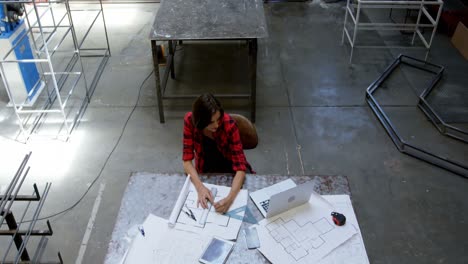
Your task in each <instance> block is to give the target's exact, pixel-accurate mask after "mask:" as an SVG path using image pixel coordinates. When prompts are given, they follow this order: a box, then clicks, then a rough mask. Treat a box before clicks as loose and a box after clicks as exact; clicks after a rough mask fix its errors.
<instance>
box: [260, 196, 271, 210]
mask: <svg viewBox="0 0 468 264" xmlns="http://www.w3.org/2000/svg"><path fill="white" fill-rule="evenodd" d="M260 205H261V206H262V207H263V209H265V212H268V206H269V205H270V199H268V200H265V201H261V202H260Z"/></svg>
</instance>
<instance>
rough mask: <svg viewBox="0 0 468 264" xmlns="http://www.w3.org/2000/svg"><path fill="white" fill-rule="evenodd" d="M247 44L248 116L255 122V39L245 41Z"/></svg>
mask: <svg viewBox="0 0 468 264" xmlns="http://www.w3.org/2000/svg"><path fill="white" fill-rule="evenodd" d="M247 44H248V46H249V72H250V74H249V77H250V78H249V79H250V98H249V99H250V117H251V121H252V123H255V113H256V100H257V98H256V97H257V49H258V48H257V39H251V40H248V41H247Z"/></svg>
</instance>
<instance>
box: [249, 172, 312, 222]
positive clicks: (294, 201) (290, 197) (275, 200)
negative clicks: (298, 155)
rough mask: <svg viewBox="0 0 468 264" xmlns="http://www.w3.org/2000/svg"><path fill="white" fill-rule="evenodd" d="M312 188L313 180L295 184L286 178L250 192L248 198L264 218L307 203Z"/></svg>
mask: <svg viewBox="0 0 468 264" xmlns="http://www.w3.org/2000/svg"><path fill="white" fill-rule="evenodd" d="M313 189H314V182H313V181H309V182H306V183H304V184H301V185H297V186H296V184H295V183H294V182H293V181H292V180H291V179H289V180H286V181H283V182H280V183H277V184H274V185H272V186H270V187H267V188H264V189H261V190H258V191H255V192H252V193H250V198H251V199H252V201H253V202H254V204H255V205H256V206H257V207H258V209H259V210H260V212H261V213H262V215H263V216H264V217H266V218H268V217H272V216H275V215H277V214H280V213H282V212H285V211H287V210H289V209H292V208H294V207H297V206H299V205H302V204H304V203H307V202H308V201H309V199H310V196H311V195H312V193H313V192H314V191H313Z"/></svg>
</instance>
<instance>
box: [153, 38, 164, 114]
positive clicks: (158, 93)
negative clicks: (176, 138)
mask: <svg viewBox="0 0 468 264" xmlns="http://www.w3.org/2000/svg"><path fill="white" fill-rule="evenodd" d="M151 51H152V54H153V68H154V77H155V81H156V99H157V100H158V109H159V122H160V123H164V107H163V98H162V95H163V94H162V92H161V77H160V75H159V62H158V46H157V44H156V40H151Z"/></svg>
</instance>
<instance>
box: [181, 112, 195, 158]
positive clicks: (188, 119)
mask: <svg viewBox="0 0 468 264" xmlns="http://www.w3.org/2000/svg"><path fill="white" fill-rule="evenodd" d="M193 130H194V126H193V124H192V113H187V114H186V115H185V117H184V139H183V145H184V146H183V154H182V160H184V161H187V160H193V157H194V155H193V151H194V149H193Z"/></svg>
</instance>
